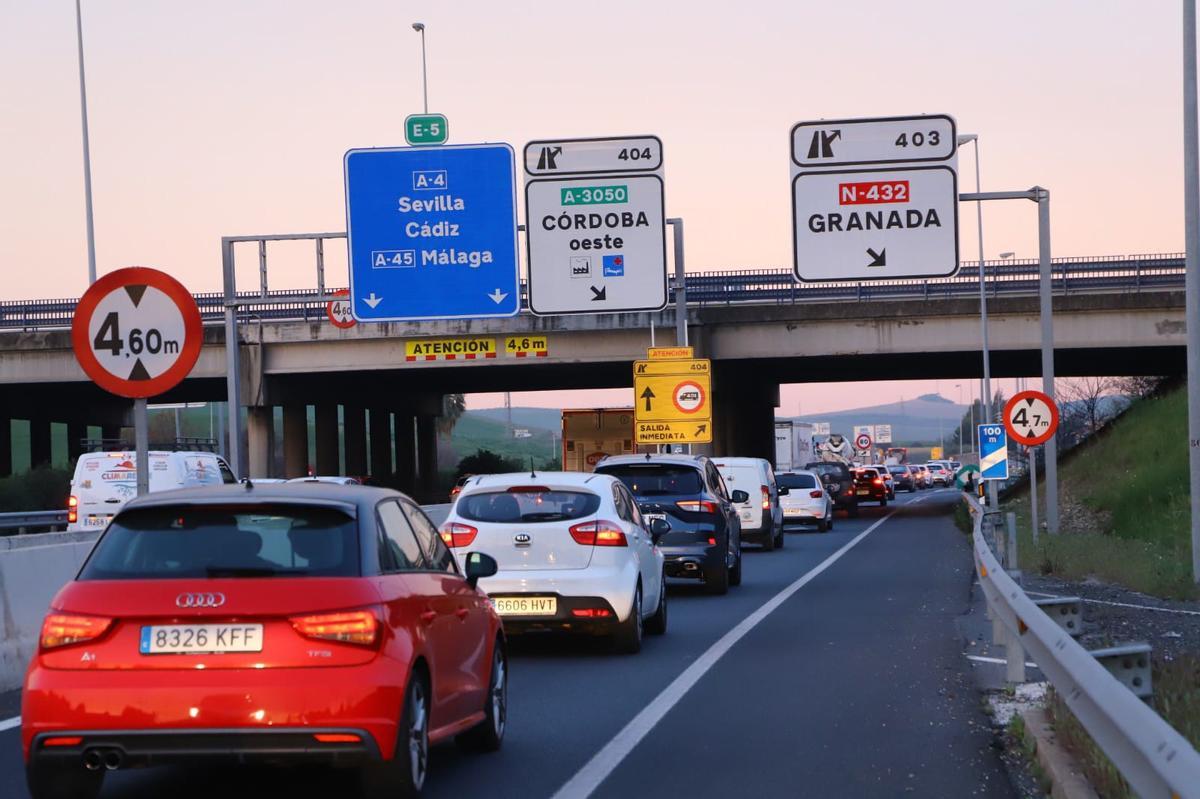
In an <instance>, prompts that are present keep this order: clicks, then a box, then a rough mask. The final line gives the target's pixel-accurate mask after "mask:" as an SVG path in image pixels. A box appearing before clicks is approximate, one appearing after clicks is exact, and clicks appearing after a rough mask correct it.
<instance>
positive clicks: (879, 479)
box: [871, 477, 883, 486]
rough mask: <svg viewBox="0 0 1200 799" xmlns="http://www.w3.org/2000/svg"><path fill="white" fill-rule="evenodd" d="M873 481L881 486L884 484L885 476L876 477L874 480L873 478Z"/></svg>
mask: <svg viewBox="0 0 1200 799" xmlns="http://www.w3.org/2000/svg"><path fill="white" fill-rule="evenodd" d="M871 482H873V483H874V484H875V485H877V486H881V485H883V478H882V477H876V478H875V479H874V480H872V481H871Z"/></svg>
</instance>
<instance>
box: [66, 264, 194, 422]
mask: <svg viewBox="0 0 1200 799" xmlns="http://www.w3.org/2000/svg"><path fill="white" fill-rule="evenodd" d="M202 333H203V331H202V328H201V323H200V311H199V309H198V308H197V307H196V301H195V300H194V299H193V298H192V295H191V294H190V293H189V292H188V290H187V289H186V288H184V287H183V285H182V284H181V283H180V282H179V281H177V280H176V279H175V278H173V277H171V276H170V275H168V274H166V273H165V272H160V271H158V270H156V269H147V268H145V267H130V268H127V269H119V270H117V271H115V272H109V273H108V274H106V275H104V276H102V277H101V278H100V279H99V280H97V281H96V282H95V283H93V284H92V286H91V287H90V288H89V289H88V290H87V292H86V293H85V294H84V295H83V297H82V298H80V300H79V305H78V306H77V307H76V309H75V316H74V319H73V320H72V322H71V341H72V345H73V346H74V349H75V358H76V360H78V361H79V365H80V366H81V367H82V368H83V371H84V372H85V373H86V374H87V376H88V377H90V378H91V379H92V380H93V381H94V382H95V383H96V384H97V385H99V386H100V387H101V388H103V389H105V390H106V391H110V392H112V393H113V394H117V395H119V396H122V397H130V398H135V399H136V398H145V397H154V396H157V395H159V394H162V393H164V392H166V391H168V390H170V389H171V388H173V387H174V386H175V385H177V384H178V383H179V382H180V381H181V380H183V378H185V377H186V376H187V375H188V373H189V372H190V371H191V370H192V367H193V366H195V364H196V359H197V358H199V357H200V346H201V338H202Z"/></svg>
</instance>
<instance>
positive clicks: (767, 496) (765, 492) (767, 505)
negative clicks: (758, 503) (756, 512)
mask: <svg viewBox="0 0 1200 799" xmlns="http://www.w3.org/2000/svg"><path fill="white" fill-rule="evenodd" d="M759 488H761V489H762V509H763V510H770V509H771V489H769V488H767V487H766V486H759Z"/></svg>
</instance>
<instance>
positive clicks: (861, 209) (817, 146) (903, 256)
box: [791, 114, 958, 282]
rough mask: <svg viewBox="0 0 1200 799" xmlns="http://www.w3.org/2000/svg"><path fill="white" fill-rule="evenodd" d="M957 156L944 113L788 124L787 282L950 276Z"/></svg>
mask: <svg viewBox="0 0 1200 799" xmlns="http://www.w3.org/2000/svg"><path fill="white" fill-rule="evenodd" d="M834 134H836V135H834ZM956 150H957V135H956V129H955V125H954V120H953V119H952V118H950V117H949V116H946V115H944V114H938V115H929V116H912V117H889V118H882V119H848V120H832V121H830V120H821V121H819V122H801V123H799V124H798V125H796V126H795V127H793V128H792V154H791V155H792V157H791V171H792V212H793V233H794V242H793V243H794V246H795V271H796V277H797V278H799V279H800V280H802V281H809V282H820V281H841V280H894V279H896V278H916V277H946V276H949V275H952V274H954V272H955V271H956V270H957V269H958V180H957V163H956V160H955V152H956ZM864 256H865V257H864Z"/></svg>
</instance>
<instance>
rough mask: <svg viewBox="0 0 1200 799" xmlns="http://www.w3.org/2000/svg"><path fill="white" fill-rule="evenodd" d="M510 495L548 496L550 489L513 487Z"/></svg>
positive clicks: (542, 487) (509, 490) (509, 491)
mask: <svg viewBox="0 0 1200 799" xmlns="http://www.w3.org/2000/svg"><path fill="white" fill-rule="evenodd" d="M508 493H510V494H548V493H550V489H549V488H548V487H546V486H513V487H512V488H510V489H508Z"/></svg>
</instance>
